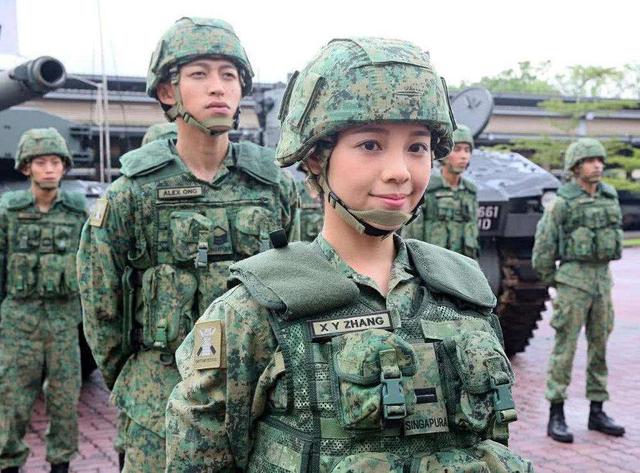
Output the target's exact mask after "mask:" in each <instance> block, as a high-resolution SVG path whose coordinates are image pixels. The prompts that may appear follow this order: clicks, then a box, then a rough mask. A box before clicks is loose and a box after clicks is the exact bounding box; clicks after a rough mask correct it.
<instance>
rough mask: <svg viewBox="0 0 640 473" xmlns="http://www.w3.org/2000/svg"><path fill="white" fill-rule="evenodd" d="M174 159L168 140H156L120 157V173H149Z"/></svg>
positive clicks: (140, 174)
mask: <svg viewBox="0 0 640 473" xmlns="http://www.w3.org/2000/svg"><path fill="white" fill-rule="evenodd" d="M174 160H175V154H173V152H172V151H171V149H170V148H169V141H168V140H156V141H152V142H151V143H149V144H146V145H144V146H142V147H141V148H138V149H135V150H133V151H129V152H128V153H127V154H125V155H124V156H123V157H122V158H120V173H121V174H123V175H124V176H127V177H133V176H142V175H145V174H150V173H152V172H154V171H155V170H157V169H160V168H163V167H165V166H167V165H169V164H170V163H172V162H173V161H174Z"/></svg>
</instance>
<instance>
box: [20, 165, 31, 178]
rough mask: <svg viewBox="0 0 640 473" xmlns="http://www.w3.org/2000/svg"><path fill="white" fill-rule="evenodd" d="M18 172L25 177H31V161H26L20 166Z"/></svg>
mask: <svg viewBox="0 0 640 473" xmlns="http://www.w3.org/2000/svg"><path fill="white" fill-rule="evenodd" d="M20 172H21V173H22V174H24V175H25V176H27V177H31V163H27V164H25V165H24V166H22V167H21V168H20Z"/></svg>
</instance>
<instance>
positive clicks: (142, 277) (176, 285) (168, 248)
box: [121, 140, 282, 360]
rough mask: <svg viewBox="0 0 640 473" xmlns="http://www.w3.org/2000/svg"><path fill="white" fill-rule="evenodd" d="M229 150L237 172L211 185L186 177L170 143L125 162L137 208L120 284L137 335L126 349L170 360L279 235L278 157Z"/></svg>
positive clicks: (253, 149)
mask: <svg viewBox="0 0 640 473" xmlns="http://www.w3.org/2000/svg"><path fill="white" fill-rule="evenodd" d="M231 147H232V152H233V157H234V159H235V166H236V168H237V170H233V169H231V170H230V172H229V173H228V174H227V175H226V176H225V177H224V179H223V180H222V182H216V183H214V184H211V185H208V184H206V183H204V182H202V181H199V180H197V179H195V178H194V177H193V176H192V175H191V174H190V173H189V171H188V170H187V169H186V167H185V166H184V165H182V164H181V163H180V162H179V158H178V156H177V154H176V153H175V151H174V148H173V144H172V142H170V141H169V140H158V141H154V142H152V143H149V144H147V145H146V146H144V147H142V148H140V149H138V150H135V151H132V152H130V153H128V154H127V155H126V156H125V157H123V159H122V169H121V172H122V174H124V175H125V176H127V177H129V178H130V179H131V181H132V189H133V191H132V193H133V200H134V204H133V205H134V206H135V212H134V213H135V218H134V221H133V222H131V224H132V225H133V228H134V234H135V245H134V248H133V249H132V250H130V251H129V254H128V255H127V258H128V261H129V267H128V268H127V269H126V270H125V273H124V276H123V287H124V301H123V302H124V308H125V310H124V312H125V316H124V319H125V327H124V329H125V332H130V333H132V334H133V335H132V337H125V339H126V340H125V347H124V348H125V349H129V348H135V346H134V347H128V346H127V343H129V342H132V343H134V344H136V343H137V344H141V345H142V346H144V347H145V348H147V349H156V350H160V351H161V352H164V353H167V354H173V353H174V352H175V350H176V349H177V347H178V346H179V345H180V343H181V342H182V340H183V339H184V337H185V336H186V335H187V334H188V333H189V331H190V330H191V328H192V326H193V324H194V323H195V321H196V320H197V319H198V317H199V316H200V315H201V314H202V313H203V312H204V311H205V309H206V308H207V307H208V306H209V304H210V303H211V302H212V301H213V300H214V299H215V298H216V297H218V296H219V295H221V294H222V293H223V292H224V291H225V290H226V279H227V277H228V269H229V266H230V265H231V264H232V263H233V262H234V261H238V260H241V259H244V258H247V257H249V256H252V255H255V254H256V253H258V252H260V251H263V250H265V249H268V248H269V233H270V232H272V231H274V230H277V229H279V228H281V227H282V216H281V212H280V207H279V204H280V193H279V191H280V188H279V178H280V176H279V172H280V171H279V169H278V168H277V167H276V166H275V164H274V158H273V151H272V150H269V149H267V148H262V147H259V146H257V145H254V144H252V143H244V142H243V143H240V144H236V143H232V144H231ZM134 312H135V324H134V323H133V320H132V319H133V313H134ZM140 328H141V329H140ZM168 359H169V360H171V359H172V357H171V356H169V357H168Z"/></svg>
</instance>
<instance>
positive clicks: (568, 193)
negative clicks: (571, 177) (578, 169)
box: [558, 182, 582, 200]
mask: <svg viewBox="0 0 640 473" xmlns="http://www.w3.org/2000/svg"><path fill="white" fill-rule="evenodd" d="M581 194H582V189H581V188H580V186H579V185H578V184H576V183H575V182H567V183H566V184H563V185H561V186H560V188H559V189H558V195H559V196H560V197H563V198H564V199H567V200H572V199H575V198H576V197H579V196H580V195H581Z"/></svg>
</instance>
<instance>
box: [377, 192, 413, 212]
mask: <svg viewBox="0 0 640 473" xmlns="http://www.w3.org/2000/svg"><path fill="white" fill-rule="evenodd" d="M375 197H377V198H378V199H380V200H382V202H383V203H384V205H385V207H387V208H389V209H392V210H397V209H401V208H402V207H404V204H405V203H406V202H407V197H408V196H407V195H406V194H380V195H376V196H375Z"/></svg>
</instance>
